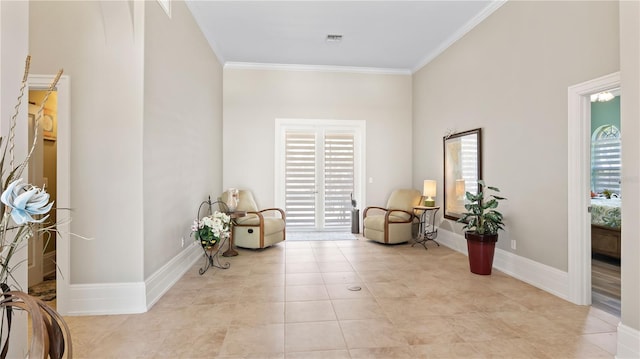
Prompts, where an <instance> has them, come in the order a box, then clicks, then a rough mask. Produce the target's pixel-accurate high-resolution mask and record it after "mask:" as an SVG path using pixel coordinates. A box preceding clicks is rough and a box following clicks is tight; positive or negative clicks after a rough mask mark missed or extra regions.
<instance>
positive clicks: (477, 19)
mask: <svg viewBox="0 0 640 359" xmlns="http://www.w3.org/2000/svg"><path fill="white" fill-rule="evenodd" d="M506 3H507V0H498V1H493V2H491V3H490V4H489V5H487V7H485V8H484V9H483V10H482V11H481V12H480V13H478V15H476V16H474V17H473V18H472V19H471V20H469V21H468V22H467V23H466V24H464V26H462V27H461V28H460V29H458V31H456V32H455V33H454V34H453V35H451V36H449V37H448V38H447V39H446V40H445V41H444V42H443V43H442V44H440V46H438V47H437V48H436V49H435V50H433V51H431V52H430V53H429V54H427V56H425V57H424V58H423V59H422V61H420V62H418V65H417V66H415V67H414V68H413V69H412V71H411V72H412V73H415V72H417V71H418V70H420V69H421V68H423V67H424V66H425V65H427V64H428V63H429V62H431V60H433V59H435V58H436V57H438V56H439V55H440V54H442V53H443V52H445V50H446V49H448V48H449V46H451V45H453V44H454V43H456V42H457V41H458V40H460V39H461V38H462V37H463V36H464V35H466V34H467V33H468V32H469V31H471V30H472V29H473V28H474V27H476V26H478V24H480V23H481V22H483V21H484V20H485V19H486V18H488V17H489V15H491V14H493V13H494V12H495V11H496V10H498V9H499V8H500V7H502V5H504V4H506Z"/></svg>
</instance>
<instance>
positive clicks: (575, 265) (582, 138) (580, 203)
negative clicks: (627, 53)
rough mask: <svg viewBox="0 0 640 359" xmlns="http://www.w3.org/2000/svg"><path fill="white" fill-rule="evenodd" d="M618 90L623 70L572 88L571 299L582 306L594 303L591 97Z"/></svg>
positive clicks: (569, 232) (570, 171) (569, 183)
mask: <svg viewBox="0 0 640 359" xmlns="http://www.w3.org/2000/svg"><path fill="white" fill-rule="evenodd" d="M616 87H620V72H619V71H618V72H614V73H612V74H609V75H605V76H602V77H598V78H596V79H593V80H589V81H586V82H583V83H580V84H577V85H574V86H570V87H569V89H568V104H569V117H568V126H569V127H568V135H569V141H568V145H569V146H568V164H567V168H568V181H567V185H568V186H567V194H568V196H567V197H568V201H569V202H568V280H569V298H568V299H569V301H571V302H572V303H575V304H578V305H590V304H591V215H590V214H589V212H588V211H587V208H588V207H589V203H590V201H589V197H590V196H589V193H590V188H591V183H590V178H591V172H590V168H591V95H592V94H595V93H598V92H602V91H606V90H610V89H613V88H616ZM622 147H623V149H622V150H623V151H624V142H623V144H622Z"/></svg>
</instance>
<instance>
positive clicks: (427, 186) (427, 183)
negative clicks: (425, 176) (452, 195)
mask: <svg viewBox="0 0 640 359" xmlns="http://www.w3.org/2000/svg"><path fill="white" fill-rule="evenodd" d="M422 195H423V196H424V197H427V198H425V200H424V205H425V207H433V206H435V205H436V201H434V200H433V197H435V196H436V181H434V180H424V185H423V187H422Z"/></svg>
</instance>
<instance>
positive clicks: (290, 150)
mask: <svg viewBox="0 0 640 359" xmlns="http://www.w3.org/2000/svg"><path fill="white" fill-rule="evenodd" d="M285 142H286V143H285V211H286V213H287V227H289V228H310V229H312V228H315V207H316V204H315V200H316V198H315V192H316V134H315V133H313V132H287V133H286V135H285Z"/></svg>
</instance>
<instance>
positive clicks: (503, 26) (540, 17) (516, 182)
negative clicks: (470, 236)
mask: <svg viewBox="0 0 640 359" xmlns="http://www.w3.org/2000/svg"><path fill="white" fill-rule="evenodd" d="M594 24H597V26H594ZM617 39H618V4H617V2H584V1H583V2H508V3H506V4H505V5H504V6H502V7H501V8H500V9H499V10H497V11H496V12H495V13H494V14H493V15H491V16H490V17H489V18H487V19H486V20H485V21H484V22H483V23H481V24H480V25H479V26H477V27H476V28H475V29H473V30H472V31H471V32H470V33H468V34H467V35H466V36H465V37H463V38H462V39H461V40H460V41H458V42H457V43H456V44H454V45H453V46H451V47H450V48H449V49H448V50H447V51H446V52H445V53H443V54H442V55H441V56H439V57H438V58H436V59H435V60H434V61H433V62H431V63H430V64H428V65H427V66H425V67H424V68H422V69H421V70H420V71H418V72H417V73H416V74H415V76H414V92H413V96H414V99H413V105H414V106H413V111H414V113H413V114H414V124H413V125H414V134H413V136H414V138H413V139H414V147H413V149H414V152H415V153H425V154H428V153H433V154H437V155H434V156H430V157H429V159H430V161H426V160H416V161H415V165H414V172H413V176H414V177H413V178H414V183H420V182H421V180H422V179H425V178H436V179H438V181H439V182H438V184H439V188H438V198H437V202H438V203H440V204H441V203H442V178H443V170H442V165H443V164H442V158H441V154H442V137H443V136H444V135H445V134H446V133H448V132H449V131H452V130H453V131H456V132H458V131H464V130H469V129H473V128H477V127H481V128H482V129H483V138H482V141H483V148H482V151H483V154H482V155H483V156H482V157H483V174H484V175H483V177H484V179H485V180H486V182H487V183H488V184H489V185H493V186H496V187H499V188H500V189H501V190H502V192H503V195H505V196H506V197H507V198H508V201H505V202H503V203H504V204H503V205H501V208H502V212H503V213H504V215H505V223H506V228H507V230H506V231H505V232H503V233H502V234H501V236H500V241H499V242H498V247H499V248H501V249H503V250H507V251H512V250H511V249H510V245H509V244H510V240H516V243H517V250H516V251H512V252H515V254H517V255H519V256H522V257H526V258H529V259H531V260H534V261H536V262H539V263H543V264H546V265H549V266H552V267H555V268H557V269H560V270H563V271H566V270H567V194H566V193H567V186H568V183H567V136H568V135H567V115H568V114H567V88H568V87H569V86H571V85H574V84H577V83H580V82H584V81H586V80H589V79H592V78H595V77H599V76H602V75H605V74H609V73H611V72H615V71H617V70H619V49H618V41H617ZM419 138H421V139H423V140H422V141H419V140H418V139H419ZM440 226H441V228H442V229H446V230H450V231H454V232H456V233H459V234H461V233H462V231H461V226H460V225H459V224H458V223H454V222H451V221H449V220H443V221H442V223H441V224H440Z"/></svg>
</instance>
